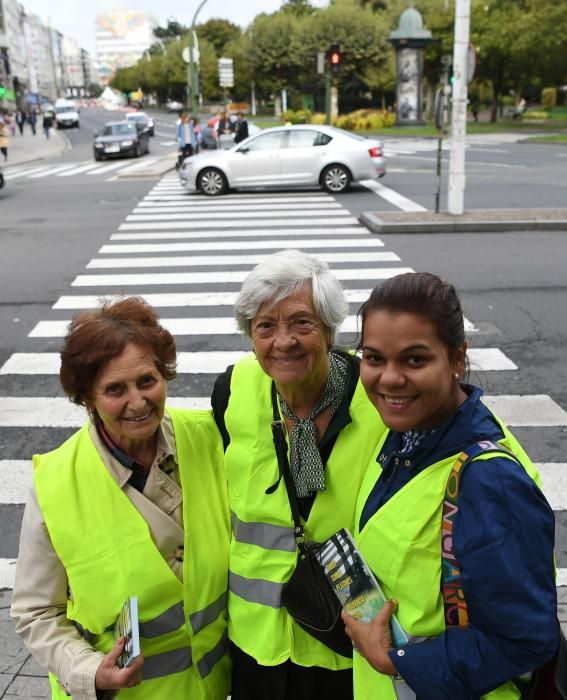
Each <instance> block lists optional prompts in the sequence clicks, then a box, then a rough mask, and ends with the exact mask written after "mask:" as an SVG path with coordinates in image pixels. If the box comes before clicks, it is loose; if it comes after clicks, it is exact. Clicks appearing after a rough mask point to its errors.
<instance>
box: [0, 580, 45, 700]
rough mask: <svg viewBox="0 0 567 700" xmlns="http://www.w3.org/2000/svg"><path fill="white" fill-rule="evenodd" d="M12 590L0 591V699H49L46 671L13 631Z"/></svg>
mask: <svg viewBox="0 0 567 700" xmlns="http://www.w3.org/2000/svg"><path fill="white" fill-rule="evenodd" d="M11 601H12V592H11V591H5V590H4V591H0V698H2V700H15V699H16V698H19V699H20V700H22V698H24V699H25V700H27V699H28V698H50V697H51V691H50V689H49V681H48V680H47V674H46V673H45V671H43V669H41V668H40V667H39V666H38V665H37V664H36V663H35V661H34V660H33V659H32V658H31V656H30V654H29V652H28V651H27V649H26V648H25V647H24V645H23V643H22V641H21V640H20V638H19V637H18V636H17V635H16V633H15V631H14V621H13V620H12V618H11V617H10V603H11Z"/></svg>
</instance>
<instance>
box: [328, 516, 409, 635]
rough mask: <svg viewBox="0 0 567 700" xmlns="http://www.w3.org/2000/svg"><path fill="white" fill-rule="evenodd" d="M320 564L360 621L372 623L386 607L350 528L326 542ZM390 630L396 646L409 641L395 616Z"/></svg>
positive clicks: (351, 611) (348, 609) (339, 596)
mask: <svg viewBox="0 0 567 700" xmlns="http://www.w3.org/2000/svg"><path fill="white" fill-rule="evenodd" d="M319 563H320V564H321V566H322V567H323V569H324V570H325V574H326V575H327V578H328V579H329V582H330V584H331V586H332V587H333V590H334V591H335V594H336V596H337V598H338V599H339V600H340V602H341V605H342V606H343V608H344V609H345V610H346V611H347V613H348V614H349V615H351V616H352V617H354V619H355V620H359V621H360V622H371V621H372V620H373V619H374V618H375V617H376V615H378V613H379V612H380V610H381V609H382V607H383V605H384V603H385V602H386V596H385V595H384V593H383V592H382V589H381V588H380V585H379V583H378V581H377V580H376V578H375V576H374V574H373V573H372V571H370V569H369V568H368V566H367V564H366V562H365V561H364V559H363V558H362V555H361V554H360V552H359V551H358V548H357V546H356V544H355V543H354V540H353V538H352V535H351V534H350V532H349V531H348V530H347V529H345V528H343V529H342V530H339V531H338V532H337V533H336V534H335V535H333V536H332V537H330V538H329V539H328V540H327V541H326V542H325V543H323V545H322V546H321V551H320V553H319ZM390 631H391V634H392V644H393V646H394V647H400V646H403V645H404V644H407V643H408V641H409V639H408V636H407V634H406V633H405V632H404V629H403V627H402V626H401V625H400V623H399V622H398V620H397V618H396V616H395V615H392V618H391V620H390Z"/></svg>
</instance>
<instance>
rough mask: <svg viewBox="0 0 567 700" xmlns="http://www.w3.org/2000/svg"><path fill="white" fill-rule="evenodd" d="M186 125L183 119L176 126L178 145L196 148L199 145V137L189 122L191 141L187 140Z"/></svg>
mask: <svg viewBox="0 0 567 700" xmlns="http://www.w3.org/2000/svg"><path fill="white" fill-rule="evenodd" d="M184 127H185V124H184V123H183V122H182V121H181V120H179V121H178V122H177V125H176V127H175V136H176V138H177V145H178V146H179V148H183V147H184V146H193V148H195V146H196V145H197V137H196V135H195V130H194V129H193V125H192V124H191V123H188V127H189V135H190V139H189V141H187V139H186V138H185V129H184Z"/></svg>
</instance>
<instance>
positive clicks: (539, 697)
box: [514, 632, 567, 700]
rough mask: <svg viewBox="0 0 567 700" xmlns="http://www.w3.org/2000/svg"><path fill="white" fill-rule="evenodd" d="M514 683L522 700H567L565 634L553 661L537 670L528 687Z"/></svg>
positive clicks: (562, 635) (566, 645)
mask: <svg viewBox="0 0 567 700" xmlns="http://www.w3.org/2000/svg"><path fill="white" fill-rule="evenodd" d="M514 682H515V684H516V687H517V688H518V689H519V690H520V692H521V693H522V694H521V698H522V700H567V640H566V639H565V635H564V634H563V632H561V638H560V641H559V649H558V650H557V654H556V655H555V656H554V657H553V659H551V661H548V662H547V663H546V664H545V665H544V666H541V668H538V669H536V670H535V671H534V672H533V673H532V677H531V680H530V681H529V683H528V684H527V685H522V684H521V683H520V681H518V680H515V681H514Z"/></svg>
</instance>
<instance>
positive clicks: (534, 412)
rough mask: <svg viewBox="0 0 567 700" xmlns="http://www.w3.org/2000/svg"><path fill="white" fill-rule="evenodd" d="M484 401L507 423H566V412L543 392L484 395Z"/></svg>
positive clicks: (541, 425)
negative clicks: (522, 394) (523, 394)
mask: <svg viewBox="0 0 567 700" xmlns="http://www.w3.org/2000/svg"><path fill="white" fill-rule="evenodd" d="M484 402H485V403H486V404H487V405H488V406H489V407H490V408H491V409H492V410H493V411H494V413H495V414H496V415H497V416H498V417H499V418H501V419H502V420H503V421H504V423H506V424H507V425H511V426H520V427H547V426H565V425H567V413H566V412H565V411H564V410H563V409H562V408H561V407H560V406H559V405H558V404H557V403H555V401H554V400H553V399H552V398H551V397H550V396H547V395H545V394H533V395H530V396H521V395H514V396H503V395H502V396H485V397H484Z"/></svg>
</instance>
